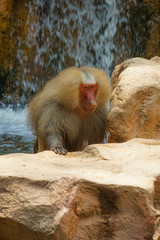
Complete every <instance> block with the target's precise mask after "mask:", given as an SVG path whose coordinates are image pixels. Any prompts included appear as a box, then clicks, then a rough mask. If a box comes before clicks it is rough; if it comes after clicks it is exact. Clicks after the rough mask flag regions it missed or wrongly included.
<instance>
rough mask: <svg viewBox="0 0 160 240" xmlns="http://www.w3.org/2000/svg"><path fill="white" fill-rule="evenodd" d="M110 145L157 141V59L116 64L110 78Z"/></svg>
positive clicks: (159, 134) (159, 70) (159, 92)
mask: <svg viewBox="0 0 160 240" xmlns="http://www.w3.org/2000/svg"><path fill="white" fill-rule="evenodd" d="M111 84H112V94H111V107H110V112H109V115H108V129H109V132H110V138H109V142H124V141H127V140H129V139H132V138H154V139H160V57H154V58H152V59H151V60H147V59H143V58H133V59H130V60H127V61H125V62H123V63H122V64H120V65H117V66H116V67H115V69H114V72H113V74H112V79H111Z"/></svg>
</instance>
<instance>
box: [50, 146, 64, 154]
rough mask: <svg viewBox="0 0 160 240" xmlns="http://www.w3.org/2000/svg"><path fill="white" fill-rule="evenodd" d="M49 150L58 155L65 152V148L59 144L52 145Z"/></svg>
mask: <svg viewBox="0 0 160 240" xmlns="http://www.w3.org/2000/svg"><path fill="white" fill-rule="evenodd" d="M51 150H52V151H54V152H55V153H56V154H59V155H66V154H67V150H66V149H65V148H64V147H63V146H61V145H60V144H57V146H55V147H53V148H52V149H51Z"/></svg>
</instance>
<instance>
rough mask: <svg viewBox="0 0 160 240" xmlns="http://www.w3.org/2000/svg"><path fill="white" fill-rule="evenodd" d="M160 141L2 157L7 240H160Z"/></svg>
mask: <svg viewBox="0 0 160 240" xmlns="http://www.w3.org/2000/svg"><path fill="white" fill-rule="evenodd" d="M159 199H160V141H156V140H145V139H133V140H130V141H128V142H125V143H119V144H118V143H115V144H103V145H102V144H100V145H91V146H88V147H87V148H86V149H85V150H84V151H83V152H74V153H68V154H67V156H59V155H56V154H54V153H53V152H51V151H45V152H41V153H38V154H35V155H33V154H22V153H21V154H8V155H4V156H0V240H20V239H22V236H23V240H37V239H41V240H43V239H44V240H52V239H53V240H54V239H58V240H59V239H70V240H71V239H74V240H79V239H81V240H83V239H84V240H89V239H94V240H103V239H110V240H112V239H115V240H130V239H138V240H141V239H154V240H158V239H159V238H160V232H159V210H160V200H159Z"/></svg>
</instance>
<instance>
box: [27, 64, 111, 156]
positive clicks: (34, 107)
mask: <svg viewBox="0 0 160 240" xmlns="http://www.w3.org/2000/svg"><path fill="white" fill-rule="evenodd" d="M87 79H88V80H87ZM87 81H88V82H89V81H95V82H96V83H97V85H98V92H97V96H96V102H97V108H96V110H95V112H94V113H92V114H88V115H86V116H85V117H82V116H81V115H80V114H79V111H78V109H79V88H80V85H81V84H83V83H84V82H85V83H87ZM109 95H110V85H109V81H108V78H107V76H106V74H105V72H104V71H103V70H100V69H98V68H91V67H87V66H84V67H80V68H78V67H71V68H68V69H65V70H63V71H61V72H60V73H59V74H58V75H57V76H56V77H55V78H53V79H52V80H51V81H49V82H48V83H47V84H46V85H45V86H44V88H43V89H42V90H41V91H40V92H39V93H38V94H37V95H36V96H35V97H34V99H33V100H32V101H31V103H30V104H29V121H30V124H31V127H32V129H33V131H34V132H35V134H36V136H37V140H36V142H35V146H34V152H40V151H43V150H46V149H52V150H53V149H54V147H55V146H56V145H57V144H61V145H62V146H63V147H64V148H65V149H67V150H68V151H78V150H82V149H83V148H84V142H87V143H88V144H92V143H100V142H102V141H103V139H104V137H105V134H106V119H107V108H106V103H107V101H108V99H109Z"/></svg>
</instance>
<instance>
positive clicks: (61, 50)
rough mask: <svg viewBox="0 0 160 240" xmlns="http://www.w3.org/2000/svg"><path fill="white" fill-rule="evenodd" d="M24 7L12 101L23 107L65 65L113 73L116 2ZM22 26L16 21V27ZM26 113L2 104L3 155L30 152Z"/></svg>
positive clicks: (37, 0) (42, 2)
mask: <svg viewBox="0 0 160 240" xmlns="http://www.w3.org/2000/svg"><path fill="white" fill-rule="evenodd" d="M25 9H26V12H27V16H26V20H23V21H24V22H23V25H24V26H25V27H24V30H23V31H24V32H22V34H20V35H17V36H15V40H14V44H15V59H16V60H15V62H16V65H17V66H18V67H17V68H16V69H14V73H17V75H16V77H15V80H14V81H16V87H17V88H18V89H19V95H18V97H17V95H16V102H17V98H18V103H20V104H21V105H23V106H24V105H25V104H26V103H27V102H28V101H29V99H30V98H31V96H32V95H33V94H34V93H35V92H37V91H38V90H39V89H41V88H42V87H43V85H44V83H45V82H46V81H48V80H49V79H50V78H52V77H53V76H55V75H56V74H57V73H58V72H59V71H61V70H62V69H64V68H66V67H69V66H73V65H74V66H81V65H89V66H94V67H98V68H102V69H103V70H104V71H105V72H106V73H107V74H108V75H111V71H112V70H113V65H114V63H113V61H114V53H115V51H116V47H115V44H114V36H115V33H116V30H117V29H116V26H117V21H118V14H119V12H118V9H117V5H116V0H104V1H99V0H85V1H81V0H80V1H71V0H65V1H64V0H60V1H53V0H32V1H26V2H25ZM21 25H22V20H21V19H18V21H17V27H18V28H20V26H21ZM10 36H13V31H11V32H10ZM10 81H13V78H12V79H10ZM14 92H15V90H14V89H13V96H14ZM10 93H12V89H11V90H10V92H9V99H10V102H14V97H10V95H11V94H10ZM4 95H5V93H4ZM7 98H8V96H7ZM26 116H27V109H26V108H25V109H19V110H18V111H13V110H12V109H11V108H10V107H7V108H6V107H2V108H0V122H1V125H0V146H1V147H0V148H1V149H0V152H1V154H3V153H6V152H17V151H21V152H27V151H28V152H31V151H32V150H31V146H32V142H33V136H32V135H31V133H30V131H29V130H27V127H26ZM6 124H7V125H6ZM24 136H25V139H27V142H26V140H24ZM24 141H25V146H27V147H26V148H25V147H24V146H23V145H24V144H23V143H24Z"/></svg>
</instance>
